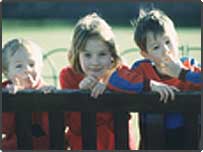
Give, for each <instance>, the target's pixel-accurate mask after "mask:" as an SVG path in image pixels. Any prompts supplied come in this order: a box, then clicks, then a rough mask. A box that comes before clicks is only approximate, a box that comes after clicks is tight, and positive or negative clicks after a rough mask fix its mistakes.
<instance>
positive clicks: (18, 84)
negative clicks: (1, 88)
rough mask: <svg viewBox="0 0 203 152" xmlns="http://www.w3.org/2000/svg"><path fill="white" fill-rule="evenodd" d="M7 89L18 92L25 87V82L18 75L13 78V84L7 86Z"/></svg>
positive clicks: (10, 91) (12, 92) (14, 92)
mask: <svg viewBox="0 0 203 152" xmlns="http://www.w3.org/2000/svg"><path fill="white" fill-rule="evenodd" d="M6 89H7V90H8V92H9V93H11V94H16V92H18V91H20V90H23V89H25V87H24V82H23V81H21V79H19V78H18V77H15V78H13V80H12V84H9V85H7V86H6Z"/></svg>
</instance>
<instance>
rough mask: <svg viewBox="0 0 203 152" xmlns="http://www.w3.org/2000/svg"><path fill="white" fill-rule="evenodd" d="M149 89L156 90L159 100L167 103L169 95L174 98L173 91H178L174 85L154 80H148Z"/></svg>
mask: <svg viewBox="0 0 203 152" xmlns="http://www.w3.org/2000/svg"><path fill="white" fill-rule="evenodd" d="M150 86H151V90H152V91H154V92H158V93H159V94H160V101H163V102H164V103H167V101H168V98H169V96H171V100H174V99H175V92H174V91H177V92H178V91H180V90H179V89H178V88H176V87H175V86H170V85H167V84H164V83H161V82H157V81H154V80H151V81H150Z"/></svg>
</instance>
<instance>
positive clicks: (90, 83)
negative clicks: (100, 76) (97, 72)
mask: <svg viewBox="0 0 203 152" xmlns="http://www.w3.org/2000/svg"><path fill="white" fill-rule="evenodd" d="M97 82H98V80H97V78H95V77H93V76H86V77H85V78H84V79H83V80H82V81H80V83H79V88H80V89H90V90H92V89H93V88H94V86H95V85H96V84H97Z"/></svg>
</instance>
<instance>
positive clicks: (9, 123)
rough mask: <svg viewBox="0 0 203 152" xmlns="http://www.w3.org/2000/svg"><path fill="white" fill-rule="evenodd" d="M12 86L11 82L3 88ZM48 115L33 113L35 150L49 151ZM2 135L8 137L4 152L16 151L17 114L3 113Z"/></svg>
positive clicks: (5, 141) (4, 143)
mask: <svg viewBox="0 0 203 152" xmlns="http://www.w3.org/2000/svg"><path fill="white" fill-rule="evenodd" d="M9 84H11V82H10V81H5V82H3V83H2V87H3V88H5V87H6V86H7V85H9ZM42 85H43V83H41V82H40V83H39V84H38V85H37V86H36V87H40V86H42ZM48 130H49V128H48V113H47V112H37V113H36V112H33V113H32V136H33V137H32V141H33V143H32V144H33V149H41V150H43V149H44V150H45V149H49V134H48V133H49V132H48ZM2 134H5V135H6V137H5V138H4V139H3V140H2V149H3V150H16V149H17V138H16V122H15V113H13V112H3V113H2Z"/></svg>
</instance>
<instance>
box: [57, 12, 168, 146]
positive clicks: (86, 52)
mask: <svg viewBox="0 0 203 152" xmlns="http://www.w3.org/2000/svg"><path fill="white" fill-rule="evenodd" d="M68 58H69V61H70V64H71V66H68V67H65V68H63V69H62V70H61V72H60V84H61V88H62V89H89V90H91V96H92V97H95V98H97V97H98V96H99V95H100V94H102V93H103V92H104V90H105V89H106V83H107V82H108V78H109V76H110V75H111V73H112V72H113V71H114V70H115V69H116V68H117V69H122V68H124V69H128V68H127V67H125V66H123V65H121V61H120V58H119V56H118V54H117V46H116V44H115V40H114V34H113V32H112V29H111V27H110V26H109V25H108V24H107V23H106V22H105V21H104V20H103V19H102V18H101V17H99V16H98V15H97V14H96V13H93V14H89V15H87V16H85V17H83V18H82V19H80V20H79V21H78V23H77V24H76V26H75V30H74V34H73V39H72V45H71V50H70V51H69V54H68ZM126 74H127V73H126ZM133 80H134V82H135V85H136V84H137V83H139V82H140V81H141V80H143V77H142V75H137V76H136V78H135V77H134V79H133ZM158 84H159V85H160V86H161V87H160V88H164V87H165V86H166V85H164V86H163V85H161V83H154V85H153V86H154V87H153V88H156V89H157V88H158V87H157V85H158ZM138 86H139V87H140V88H139V89H137V90H136V91H137V92H138V93H139V92H140V91H141V90H142V84H141V83H139V84H138ZM170 89H171V88H170ZM112 90H114V89H112ZM157 90H161V89H157ZM164 98H165V97H164ZM80 118H81V117H80V112H69V113H66V118H65V119H66V120H67V126H69V130H68V132H67V137H68V140H69V144H70V147H71V150H81V149H82V141H81V123H80V122H81V121H80V120H81V119H80ZM130 120H132V119H130ZM136 121H137V120H136ZM129 124H130V123H129ZM96 125H97V149H98V150H113V149H115V147H114V129H113V126H112V125H113V118H112V114H111V113H109V112H103V113H101V112H98V113H97V116H96ZM134 125H136V124H134ZM133 129H134V128H133V127H132V126H131V125H129V149H134V150H135V149H137V148H138V146H137V145H136V144H135V143H136V142H139V140H138V137H139V136H138V134H137V136H136V137H135V136H133ZM134 132H135V131H134Z"/></svg>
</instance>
